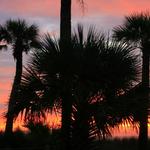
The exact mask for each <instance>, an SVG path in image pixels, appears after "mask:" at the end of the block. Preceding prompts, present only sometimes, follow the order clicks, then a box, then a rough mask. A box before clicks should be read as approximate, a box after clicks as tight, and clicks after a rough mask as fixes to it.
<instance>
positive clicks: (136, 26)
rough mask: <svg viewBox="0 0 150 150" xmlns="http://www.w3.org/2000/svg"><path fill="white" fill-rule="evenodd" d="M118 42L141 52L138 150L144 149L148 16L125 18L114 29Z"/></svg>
mask: <svg viewBox="0 0 150 150" xmlns="http://www.w3.org/2000/svg"><path fill="white" fill-rule="evenodd" d="M114 37H115V38H116V39H118V40H124V41H126V42H130V43H134V44H135V46H137V47H139V48H140V49H141V51H142V54H143V55H142V87H143V92H142V93H143V94H142V93H141V94H142V95H143V99H142V100H141V108H140V112H141V115H140V116H139V123H140V129H139V149H140V150H142V149H143V147H144V148H145V149H146V145H147V141H148V127H147V123H148V101H149V56H150V50H149V49H150V15H149V13H140V14H133V15H131V16H128V17H126V18H125V21H124V24H123V25H121V26H119V27H116V28H115V29H114Z"/></svg>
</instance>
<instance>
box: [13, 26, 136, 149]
mask: <svg viewBox="0 0 150 150" xmlns="http://www.w3.org/2000/svg"><path fill="white" fill-rule="evenodd" d="M83 37H85V40H84V38H83ZM62 57H64V56H63V55H62V53H61V50H60V46H59V42H57V40H54V39H52V38H51V37H50V36H49V35H46V38H45V39H44V40H43V42H42V49H41V50H40V51H37V52H36V53H34V55H33V57H32V60H31V63H30V66H29V67H28V68H27V69H26V72H25V73H24V74H23V78H22V83H21V89H20V90H21V92H20V93H21V94H20V96H21V97H20V98H19V99H20V100H18V101H17V105H16V107H15V109H14V111H15V116H17V115H18V114H19V113H20V112H22V114H23V115H25V118H26V119H29V120H32V119H36V118H38V117H41V116H42V117H44V113H45V112H47V111H48V112H49V110H53V109H54V108H61V107H63V106H62V103H61V102H62V100H64V99H63V98H64V90H63V89H64V88H65V87H64V86H67V87H68V85H67V84H66V85H64V81H63V80H64V69H65V68H66V66H64V65H63V63H62ZM66 58H67V57H66ZM68 63H70V66H71V67H70V68H69V74H70V76H71V77H72V78H70V81H69V82H70V85H71V91H70V92H71V95H72V100H73V102H72V106H71V108H72V107H73V109H71V112H70V115H71V120H70V121H71V125H70V126H71V129H72V128H73V129H72V130H71V131H70V132H71V135H72V137H73V138H71V140H72V142H73V143H74V144H75V145H74V146H73V147H76V148H81V147H82V148H83V147H86V148H87V149H88V148H89V145H90V144H88V142H89V140H91V137H92V138H93V136H95V134H94V135H93V133H99V136H100V137H102V135H103V134H105V133H108V132H107V131H108V130H107V129H106V127H107V126H106V124H107V123H106V122H107V121H108V120H109V121H110V109H108V111H107V112H106V113H105V114H103V112H104V110H106V108H107V107H106V103H105V100H104V102H102V100H101V98H102V96H101V97H100V96H99V95H98V96H96V94H97V93H103V95H104V94H105V95H106V93H113V94H114V95H115V96H117V91H119V90H126V89H128V88H129V87H130V85H131V83H132V81H133V80H136V73H137V70H136V69H137V66H136V57H135V56H133V54H132V47H130V46H128V45H125V44H123V43H120V44H118V43H116V42H112V44H110V42H106V41H105V38H104V36H103V35H101V34H98V33H97V32H96V31H94V29H93V28H91V29H90V30H89V32H88V35H87V36H84V34H83V28H82V27H81V26H79V27H78V32H76V33H75V34H74V36H73V37H72V43H71V60H70V61H69V62H68ZM29 68H30V69H29ZM125 68H126V69H125ZM112 89H115V90H113V92H108V91H111V90H112ZM106 91H107V92H106ZM65 92H66V91H65ZM27 93H28V94H27ZM107 95H108V94H107ZM115 96H114V97H115ZM92 97H93V98H92ZM94 97H97V100H94ZM98 97H99V98H98ZM107 97H109V99H110V96H107ZM111 99H113V98H112V96H111ZM107 100H108V98H107ZM110 101H111V100H110ZM101 102H102V103H101ZM114 103H115V102H114ZM104 105H105V109H104V108H103V106H104ZM109 107H110V106H109ZM101 108H103V109H101ZM120 112H121V111H120ZM85 114H86V115H85ZM98 114H100V115H98ZM93 116H94V118H95V120H96V122H97V124H99V125H98V126H97V125H96V126H95V125H93V124H91V123H92V122H93ZM114 116H115V115H113V117H114ZM62 117H63V116H62ZM69 117H70V116H69ZM103 117H104V118H105V117H106V118H105V120H104V119H102V118H103ZM72 119H73V120H72ZM99 119H100V120H101V121H99ZM110 122H111V121H110ZM92 125H93V126H92ZM86 127H87V128H86ZM91 129H92V130H94V132H93V131H92V130H91ZM89 130H90V131H92V132H89ZM80 133H82V134H83V136H82V137H81V136H80V135H81V134H80ZM77 139H78V140H79V139H80V140H79V142H77V141H78V140H77Z"/></svg>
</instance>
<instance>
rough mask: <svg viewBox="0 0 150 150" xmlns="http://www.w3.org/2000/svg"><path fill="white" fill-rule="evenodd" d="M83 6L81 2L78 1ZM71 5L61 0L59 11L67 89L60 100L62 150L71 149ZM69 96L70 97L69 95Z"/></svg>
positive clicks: (68, 1) (61, 47)
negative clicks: (69, 62) (69, 61)
mask: <svg viewBox="0 0 150 150" xmlns="http://www.w3.org/2000/svg"><path fill="white" fill-rule="evenodd" d="M79 2H81V3H82V4H83V0H79ZM71 3H72V0H61V11H60V19H61V20H60V49H61V53H62V54H63V57H62V63H63V65H64V66H66V68H64V76H65V79H66V81H65V82H64V85H67V84H68V87H67V86H65V89H64V98H63V99H65V100H62V128H61V130H62V138H63V141H64V142H63V143H64V149H71V147H70V144H69V143H70V136H71V135H70V124H71V105H72V104H71V103H72V102H71V99H72V97H71V94H70V90H71V87H69V80H70V78H71V76H68V75H69V73H68V71H69V67H70V66H69V64H68V61H66V59H67V60H69V59H70V58H71V56H70V52H71V51H70V44H71ZM69 94H70V95H69Z"/></svg>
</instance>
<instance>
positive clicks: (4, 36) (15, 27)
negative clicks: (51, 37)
mask: <svg viewBox="0 0 150 150" xmlns="http://www.w3.org/2000/svg"><path fill="white" fill-rule="evenodd" d="M0 41H1V42H2V43H3V44H4V45H7V44H10V45H11V46H12V49H13V56H14V58H15V59H16V58H17V55H18V54H19V53H20V52H21V53H22V52H26V53H27V52H28V51H29V50H30V49H32V48H36V47H38V27H37V26H36V25H28V24H27V23H26V22H25V21H24V20H19V19H18V20H17V21H16V20H8V21H7V22H6V23H5V24H4V25H3V26H2V25H1V26H0Z"/></svg>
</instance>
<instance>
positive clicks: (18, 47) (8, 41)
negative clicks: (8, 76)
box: [0, 19, 39, 134]
mask: <svg viewBox="0 0 150 150" xmlns="http://www.w3.org/2000/svg"><path fill="white" fill-rule="evenodd" d="M0 41H1V42H2V43H4V45H5V47H6V46H7V45H11V49H12V53H13V57H14V59H15V61H16V73H15V78H14V82H13V86H12V90H11V93H10V98H9V102H8V112H7V116H6V118H7V120H6V128H5V133H8V134H9V133H12V129H13V118H14V117H13V116H12V115H11V111H12V109H13V107H14V105H15V104H16V98H17V96H18V89H19V85H20V81H21V75H22V57H23V56H22V54H23V52H25V53H28V51H29V50H30V49H32V48H38V46H39V44H38V27H37V26H36V25H28V24H27V23H26V22H25V20H19V19H18V20H8V21H7V22H6V23H5V24H4V25H1V26H0Z"/></svg>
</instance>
